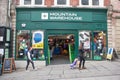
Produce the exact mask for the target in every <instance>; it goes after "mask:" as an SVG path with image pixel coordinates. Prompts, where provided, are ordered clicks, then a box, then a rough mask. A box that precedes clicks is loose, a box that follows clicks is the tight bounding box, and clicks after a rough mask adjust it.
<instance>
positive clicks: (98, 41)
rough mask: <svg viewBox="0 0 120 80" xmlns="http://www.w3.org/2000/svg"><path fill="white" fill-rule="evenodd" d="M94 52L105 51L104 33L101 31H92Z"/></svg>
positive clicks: (96, 53) (100, 53) (101, 53)
mask: <svg viewBox="0 0 120 80" xmlns="http://www.w3.org/2000/svg"><path fill="white" fill-rule="evenodd" d="M93 34H94V54H95V55H99V56H100V55H101V56H102V55H103V54H104V53H106V36H105V35H106V34H105V33H104V32H103V31H100V32H94V33H93Z"/></svg>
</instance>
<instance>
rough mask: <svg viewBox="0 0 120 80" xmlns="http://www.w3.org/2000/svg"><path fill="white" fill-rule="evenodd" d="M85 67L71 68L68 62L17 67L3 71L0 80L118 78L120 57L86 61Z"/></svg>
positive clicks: (111, 79) (119, 76) (106, 79)
mask: <svg viewBox="0 0 120 80" xmlns="http://www.w3.org/2000/svg"><path fill="white" fill-rule="evenodd" d="M85 65H86V67H87V69H84V70H78V69H77V68H75V69H71V68H70V64H60V65H58V64H57V65H49V66H45V67H40V68H38V69H37V70H33V69H32V68H29V71H26V70H25V69H17V70H16V71H13V72H12V73H4V74H2V76H0V80H120V59H116V60H114V61H108V60H102V61H86V63H85Z"/></svg>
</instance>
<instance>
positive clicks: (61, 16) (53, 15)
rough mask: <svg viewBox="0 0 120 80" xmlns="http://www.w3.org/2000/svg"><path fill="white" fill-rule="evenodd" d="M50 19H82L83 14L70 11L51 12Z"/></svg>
mask: <svg viewBox="0 0 120 80" xmlns="http://www.w3.org/2000/svg"><path fill="white" fill-rule="evenodd" d="M49 15H50V17H49V19H50V20H82V17H81V16H78V14H77V13H70V12H69V13H68V12H50V13H49Z"/></svg>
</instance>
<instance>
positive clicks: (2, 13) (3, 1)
mask: <svg viewBox="0 0 120 80" xmlns="http://www.w3.org/2000/svg"><path fill="white" fill-rule="evenodd" d="M9 3H10V0H0V26H9V25H10V4H9Z"/></svg>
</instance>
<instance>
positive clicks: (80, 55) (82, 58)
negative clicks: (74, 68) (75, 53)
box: [79, 43, 86, 70]
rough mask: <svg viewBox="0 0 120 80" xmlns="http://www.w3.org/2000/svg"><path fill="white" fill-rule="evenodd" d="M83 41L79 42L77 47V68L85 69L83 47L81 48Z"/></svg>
mask: <svg viewBox="0 0 120 80" xmlns="http://www.w3.org/2000/svg"><path fill="white" fill-rule="evenodd" d="M83 45H84V43H81V45H80V48H79V60H80V63H79V70H81V69H86V67H85V53H84V48H83Z"/></svg>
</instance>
